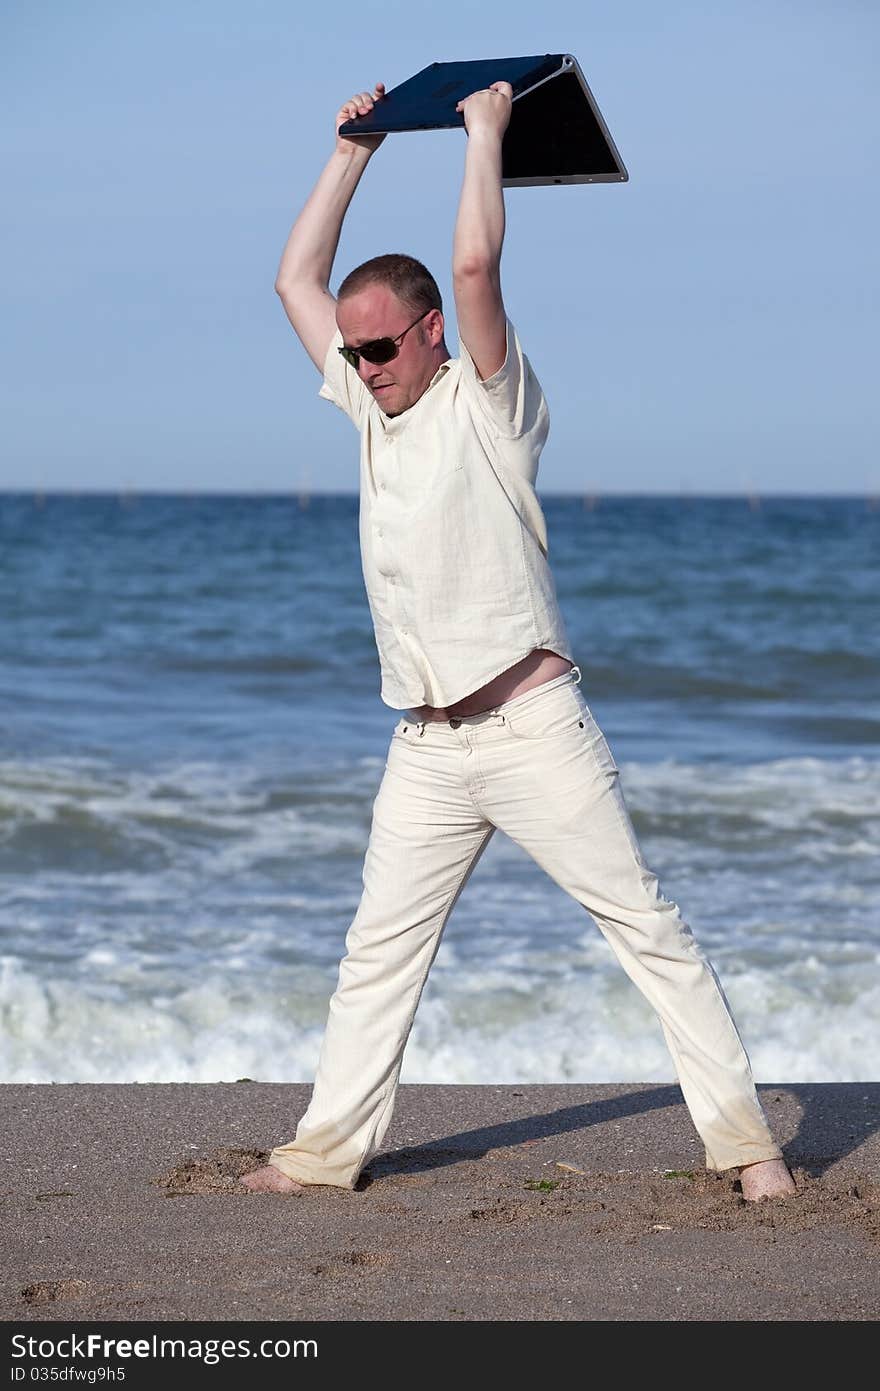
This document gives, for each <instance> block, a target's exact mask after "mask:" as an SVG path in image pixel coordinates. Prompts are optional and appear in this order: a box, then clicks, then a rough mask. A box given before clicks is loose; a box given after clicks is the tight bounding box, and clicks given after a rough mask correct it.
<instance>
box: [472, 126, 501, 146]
mask: <svg viewBox="0 0 880 1391" xmlns="http://www.w3.org/2000/svg"><path fill="white" fill-rule="evenodd" d="M503 140H504V131H502V130H498V129H497V127H495V126H476V127H475V128H474V130H469V131H468V145H469V146H470V145H475V146H483V147H485V148H486V149H489V150H497V149H500V148H501V145H502V142H503Z"/></svg>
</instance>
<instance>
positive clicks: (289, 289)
mask: <svg viewBox="0 0 880 1391" xmlns="http://www.w3.org/2000/svg"><path fill="white" fill-rule="evenodd" d="M384 94H385V84H384V83H382V82H377V83H376V87H375V90H374V91H373V93H372V94H371V93H369V92H359V93H358V94H357V95H356V96H354V97H352V98H351V100H350V101H347V102H346V103H345V104H344V105H343V106H342V107H340V109H339V111H337V113H336V126H335V129H336V148H335V150H334V151H333V154H332V155H331V156H330V158H329V160H328V161H327V164H326V165H325V166H324V169H323V171H322V173H321V176H320V178H319V179H318V182H317V183H316V184H315V187H314V188H313V190H312V192H311V194H310V195H309V199H308V202H307V203H306V205H305V207H304V208H303V210H302V212H301V213H300V215H299V217H298V218H297V219H296V222H295V223H294V224H293V227H292V228H291V231H290V236H289V237H288V238H287V243H286V245H285V247H284V252H283V254H282V256H281V263H280V265H279V267H278V274H277V276H276V277H275V289H276V291H277V293H278V295H279V296H280V298H281V303H282V304H283V305H284V310H285V313H286V314H287V317H288V319H289V320H290V322H291V323H292V324H293V327H294V329H295V331H296V333H297V336H298V337H299V339H300V341H301V342H302V345H303V347H304V348H305V350H306V352H307V353H308V355H309V357H310V358H311V359H312V362H314V364H315V366H316V367H317V369H318V371H319V372H323V370H324V362H325V360H326V357H327V352H328V349H329V347H330V344H331V342H332V340H333V335H334V333H335V332H336V300H335V298H334V296H333V295H332V294H331V293H330V272H331V270H332V269H333V261H334V258H335V256H336V248H337V247H338V245H339V234H340V232H341V231H342V223H343V219H344V218H345V214H346V213H347V211H348V205H349V203H350V202H351V200H352V197H353V196H354V191H355V189H356V188H357V186H358V183H359V182H360V177H361V175H362V174H363V172H364V170H365V169H366V167H367V164H368V163H369V161H370V157H371V156H372V154H373V153H374V152H375V151H376V150H377V149H378V148H379V146H380V145H381V143H382V141H383V140H384V139H385V136H384V135H362V136H346V137H343V136H341V135H340V134H339V127H340V126H341V125H342V124H343V122H345V121H349V120H353V119H354V118H355V117H356V116H363V115H366V113H367V112H368V111H372V109H373V106H374V104H375V103H376V102H377V101H380V100H381V98H382V97H383V96H384Z"/></svg>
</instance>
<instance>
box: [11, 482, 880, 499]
mask: <svg viewBox="0 0 880 1391" xmlns="http://www.w3.org/2000/svg"><path fill="white" fill-rule="evenodd" d="M535 491H536V493H537V494H538V495H539V496H543V497H560V498H562V497H564V498H600V497H679V498H681V497H687V498H732V499H742V498H756V497H759V498H870V499H878V498H880V488H878V489H877V491H872V490H871V489H865V488H859V489H847V490H844V491H840V490H838V491H831V490H828V491H812V490H809V491H797V492H796V491H794V490H784V491H782V490H780V491H776V490H767V491H765V490H763V489H758V488H740V489H736V490H734V491H730V490H725V491H720V490H719V491H717V492H716V491H698V490H696V489H690V488H661V489H650V488H644V489H641V488H578V489H574V490H572V489H555V488H552V489H547V488H536V489H535ZM27 495H31V496H35V497H81V496H88V497H132V496H141V497H239V498H241V497H249V498H258V497H275V498H283V497H290V498H302V497H309V498H313V497H314V498H317V497H352V498H357V497H359V496H360V492H359V490H358V489H356V488H355V489H352V488H341V489H336V488H333V489H324V488H307V487H290V488H251V489H248V488H199V487H192V488H140V487H134V486H132V485H130V484H124V485H120V486H115V487H88V486H86V487H80V488H77V487H49V488H47V487H43V486H41V485H36V486H34V485H31V486H29V487H14V486H13V487H3V486H0V496H4V497H10V496H14V497H18V496H27Z"/></svg>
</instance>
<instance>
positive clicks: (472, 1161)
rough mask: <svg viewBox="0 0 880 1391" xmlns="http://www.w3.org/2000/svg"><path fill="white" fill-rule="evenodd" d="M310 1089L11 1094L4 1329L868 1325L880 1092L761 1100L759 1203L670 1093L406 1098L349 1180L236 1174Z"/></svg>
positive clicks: (847, 1087)
mask: <svg viewBox="0 0 880 1391" xmlns="http://www.w3.org/2000/svg"><path fill="white" fill-rule="evenodd" d="M309 1093H310V1087H309V1086H307V1085H286V1084H281V1083H256V1082H251V1081H249V1080H242V1081H240V1082H236V1083H224V1084H193V1085H189V1084H162V1085H153V1084H150V1085H137V1084H129V1085H51V1086H25V1085H5V1086H2V1087H0V1123H2V1127H3V1134H4V1139H5V1144H4V1152H5V1153H4V1159H3V1174H2V1179H0V1204H2V1207H0V1219H2V1220H0V1269H2V1275H0V1318H2V1319H3V1320H5V1321H14V1322H15V1323H16V1324H22V1325H24V1324H27V1323H28V1322H29V1321H39V1322H47V1321H56V1320H57V1321H64V1322H68V1323H70V1322H76V1321H83V1320H100V1321H123V1320H124V1321H134V1322H137V1321H157V1320H163V1321H164V1320H209V1321H225V1322H235V1321H241V1320H261V1321H264V1320H272V1321H276V1320H304V1321H315V1320H346V1321H363V1320H405V1321H411V1320H443V1321H458V1322H460V1321H469V1320H473V1321H483V1320H540V1321H548V1320H581V1321H583V1320H605V1321H607V1320H633V1319H638V1320H755V1319H757V1320H823V1321H824V1320H873V1319H876V1318H877V1317H878V1316H880V1084H878V1083H810V1084H792V1083H785V1084H781V1085H779V1086H772V1085H767V1086H760V1087H759V1093H760V1095H761V1099H762V1102H763V1104H764V1106H765V1109H766V1111H767V1113H768V1116H769V1118H770V1121H771V1125H772V1128H773V1130H774V1133H775V1135H776V1136H777V1138H778V1139H779V1141H780V1143H781V1144H782V1145H783V1147H784V1149H785V1153H786V1158H787V1160H788V1162H789V1164H790V1165H791V1167H792V1168H793V1170H794V1173H795V1178H796V1181H797V1185H798V1192H797V1194H796V1195H795V1196H794V1197H792V1198H790V1199H774V1200H765V1201H764V1202H761V1203H744V1202H743V1200H742V1197H741V1195H740V1193H739V1191H738V1185H737V1183H736V1181H735V1178H734V1176H733V1175H715V1174H710V1173H707V1172H706V1170H705V1169H704V1168H703V1167H702V1164H703V1151H702V1147H701V1145H700V1142H699V1140H698V1138H697V1136H696V1134H695V1132H694V1130H693V1127H692V1125H691V1122H690V1118H689V1116H688V1113H687V1111H686V1109H685V1107H684V1104H683V1101H682V1099H681V1093H680V1091H679V1090H678V1088H677V1087H674V1086H664V1085H657V1084H638V1083H627V1084H625V1085H574V1084H572V1085H547V1086H534V1085H522V1086H498V1087H495V1086H413V1085H410V1086H403V1087H402V1088H401V1089H400V1093H399V1100H398V1104H397V1108H396V1112H395V1117H394V1120H393V1123H392V1126H391V1129H390V1130H389V1133H388V1136H387V1139H386V1144H385V1147H384V1149H383V1152H382V1154H381V1155H379V1156H378V1157H377V1158H376V1159H374V1160H373V1161H372V1163H371V1164H370V1165H369V1166H368V1169H367V1171H366V1173H365V1174H364V1176H363V1177H362V1179H361V1181H360V1183H359V1186H358V1188H357V1189H356V1190H355V1191H353V1192H349V1191H347V1190H342V1189H335V1188H325V1187H320V1188H318V1187H315V1188H312V1189H309V1190H308V1192H307V1193H305V1194H304V1195H302V1196H297V1197H293V1196H291V1197H281V1196H278V1195H274V1194H255V1193H249V1192H248V1191H247V1190H246V1189H244V1188H243V1187H242V1186H241V1185H240V1184H239V1182H238V1177H239V1175H240V1174H241V1173H244V1172H246V1171H247V1170H248V1169H250V1168H253V1167H254V1166H255V1165H256V1164H257V1163H259V1162H260V1161H261V1159H262V1158H264V1156H265V1154H266V1152H267V1151H268V1149H269V1148H270V1147H271V1146H272V1145H273V1144H277V1143H281V1142H282V1141H284V1140H286V1139H289V1138H290V1137H291V1135H292V1133H293V1130H294V1128H295V1123H296V1120H297V1119H298V1117H299V1116H300V1114H301V1113H302V1111H303V1110H304V1109H305V1107H306V1104H307V1102H308V1097H309Z"/></svg>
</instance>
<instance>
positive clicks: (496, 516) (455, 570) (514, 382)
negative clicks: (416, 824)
mask: <svg viewBox="0 0 880 1391" xmlns="http://www.w3.org/2000/svg"><path fill="white" fill-rule="evenodd" d="M341 343H342V335H341V334H340V333H338V332H337V333H336V335H335V337H334V339H333V342H332V344H331V345H330V350H329V352H328V354H327V360H326V362H325V365H324V384H323V386H322V387H321V391H320V395H321V396H322V397H324V399H325V400H328V401H332V402H334V404H335V405H337V406H339V407H340V409H341V410H343V411H345V413H346V415H348V416H349V417H350V418H351V420H352V421H353V422H354V424H355V425H356V426H357V427H358V429H359V430H360V433H361V486H360V543H361V561H362V564H363V571H364V581H365V584H366V589H367V598H368V600H369V604H370V611H371V613H372V617H373V627H374V629H375V634H376V645H377V647H378V650H379V665H380V668H381V673H382V688H381V696H382V700H383V701H384V702H385V704H386V705H390V706H391V707H392V708H394V709H397V710H407V709H411V708H413V707H416V706H420V705H433V706H438V707H447V706H450V705H454V704H455V703H456V701H459V700H462V699H463V698H464V697H465V696H467V695H470V694H471V693H472V692H473V691H476V690H478V689H479V688H480V687H481V686H484V685H486V683H487V682H489V681H491V680H492V679H493V677H496V676H499V675H500V674H501V673H502V672H503V671H507V669H508V668H509V667H511V666H513V665H514V663H515V662H518V661H521V660H522V658H523V657H527V656H528V654H529V653H530V652H533V651H534V650H535V649H536V648H548V649H549V650H550V651H552V652H558V653H559V655H560V656H561V657H566V658H568V659H569V660H570V661H573V660H574V658H573V657H572V654H571V651H570V648H569V642H568V637H567V636H566V632H565V626H564V624H563V620H562V616H561V614H560V612H559V606H558V604H557V599H556V589H555V586H554V583H553V576H552V574H551V573H550V567H549V565H548V563H547V528H546V524H545V521H544V515H543V512H542V511H541V506H540V503H539V502H538V498H537V496H536V494H535V489H534V482H535V477H536V475H537V471H538V457H539V455H540V453H541V449H542V447H543V445H544V441H545V440H546V438H547V432H548V429H549V413H548V410H547V402H546V401H545V399H544V393H543V391H542V390H541V387H540V385H539V384H538V381H537V378H536V377H535V374H534V372H533V371H532V368H531V365H530V363H529V361H528V359H527V358H526V357H525V355H524V354H523V351H522V348H521V347H520V342H519V338H518V337H517V334H516V330H515V329H514V327H513V325H512V324H511V323H510V320H508V322H507V358H506V360H505V363H504V366H503V367H501V368H500V370H499V371H498V372H496V373H495V375H494V376H493V377H489V378H488V379H487V380H486V381H481V380H480V378H479V376H478V375H477V371H476V368H475V367H474V364H473V362H472V361H471V358H470V354H469V353H468V351H467V349H466V348H465V346H464V344H461V345H460V352H461V356H460V358H450V359H449V360H448V361H447V362H444V363H443V365H442V366H441V367H440V368H439V369H438V371H437V372H436V374H435V375H434V377H433V378H432V380H431V383H430V385H429V387H428V389H427V391H426V392H425V393H424V395H423V396H421V397H420V398H419V400H418V401H417V402H416V403H415V405H414V406H411V407H410V408H409V410H406V411H403V412H402V414H400V415H398V416H387V415H386V414H385V413H384V411H383V410H382V409H381V407H380V406H379V404H378V402H377V401H375V400H374V399H373V397H372V396H371V395H370V393H369V391H368V390H367V388H366V387H365V386H364V384H363V382H362V381H361V379H360V377H359V376H358V374H357V372H356V371H355V370H354V368H352V367H350V366H349V365H348V363H346V362H345V360H344V358H343V357H342V356H341V355H340V353H339V352H337V349H338V347H339V346H340V345H341Z"/></svg>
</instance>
